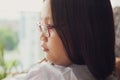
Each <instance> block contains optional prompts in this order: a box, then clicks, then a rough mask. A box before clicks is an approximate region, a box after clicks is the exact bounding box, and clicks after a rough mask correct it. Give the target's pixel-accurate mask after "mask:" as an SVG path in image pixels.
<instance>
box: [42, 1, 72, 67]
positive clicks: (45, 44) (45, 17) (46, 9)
mask: <svg viewBox="0 0 120 80" xmlns="http://www.w3.org/2000/svg"><path fill="white" fill-rule="evenodd" d="M42 10H43V11H41V24H46V25H47V24H51V25H53V20H52V15H51V6H50V0H46V1H45V2H44V3H43V7H42ZM40 40H41V47H42V50H43V51H44V52H45V54H46V59H47V60H48V61H50V62H52V63H53V64H56V65H61V66H68V65H70V64H71V61H70V60H69V58H68V57H67V55H66V54H67V53H66V50H65V48H64V46H63V43H62V41H61V39H60V37H59V36H58V34H57V32H56V30H55V29H54V28H52V29H50V37H46V36H45V35H44V34H43V33H41V34H40Z"/></svg>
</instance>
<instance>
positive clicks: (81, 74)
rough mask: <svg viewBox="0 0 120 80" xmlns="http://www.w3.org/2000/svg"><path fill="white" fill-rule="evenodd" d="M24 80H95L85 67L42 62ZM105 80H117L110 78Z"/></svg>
mask: <svg viewBox="0 0 120 80" xmlns="http://www.w3.org/2000/svg"><path fill="white" fill-rule="evenodd" d="M25 80H96V79H95V78H94V77H93V75H92V74H91V72H89V70H88V68H87V66H85V65H75V64H72V65H70V66H68V67H64V66H59V65H50V64H48V63H47V62H43V63H41V64H40V65H37V67H35V68H33V69H31V70H30V72H29V73H28V74H27V76H26V78H25ZM106 80H118V79H117V78H116V77H114V76H110V77H109V78H108V79H106Z"/></svg>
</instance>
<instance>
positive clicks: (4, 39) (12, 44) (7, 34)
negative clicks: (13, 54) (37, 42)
mask: <svg viewBox="0 0 120 80" xmlns="http://www.w3.org/2000/svg"><path fill="white" fill-rule="evenodd" d="M0 43H2V44H3V46H4V49H5V50H8V51H11V50H13V49H15V48H16V47H17V44H18V37H17V33H16V32H15V31H13V30H12V29H11V28H0Z"/></svg>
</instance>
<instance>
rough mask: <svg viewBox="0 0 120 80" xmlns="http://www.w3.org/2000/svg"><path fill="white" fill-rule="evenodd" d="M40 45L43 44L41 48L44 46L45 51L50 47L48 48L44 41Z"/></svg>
mask: <svg viewBox="0 0 120 80" xmlns="http://www.w3.org/2000/svg"><path fill="white" fill-rule="evenodd" d="M40 45H41V48H42V50H43V51H45V52H47V51H49V49H48V48H47V46H46V45H45V43H43V42H42V43H41V44H40Z"/></svg>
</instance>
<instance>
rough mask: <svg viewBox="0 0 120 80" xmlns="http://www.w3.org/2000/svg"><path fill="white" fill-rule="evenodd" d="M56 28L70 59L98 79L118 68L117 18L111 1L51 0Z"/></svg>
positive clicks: (101, 79)
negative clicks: (115, 33)
mask: <svg viewBox="0 0 120 80" xmlns="http://www.w3.org/2000/svg"><path fill="white" fill-rule="evenodd" d="M51 10H52V18H53V23H54V25H55V29H56V31H57V33H58V35H59V36H60V38H61V40H62V42H63V44H64V47H65V49H66V51H67V55H68V57H69V59H70V60H71V61H72V62H73V63H74V64H79V65H83V64H85V65H87V66H88V69H89V70H90V72H91V73H92V74H93V75H94V77H96V79H97V80H104V79H105V78H106V77H107V76H109V75H110V74H111V73H112V71H113V70H114V65H115V54H114V43H115V36H114V21H113V13H112V8H111V4H110V1H109V0H51Z"/></svg>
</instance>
